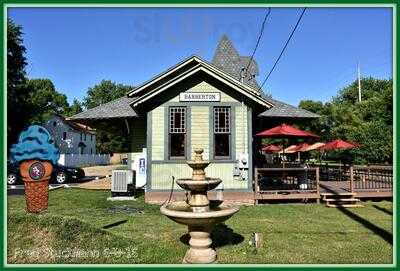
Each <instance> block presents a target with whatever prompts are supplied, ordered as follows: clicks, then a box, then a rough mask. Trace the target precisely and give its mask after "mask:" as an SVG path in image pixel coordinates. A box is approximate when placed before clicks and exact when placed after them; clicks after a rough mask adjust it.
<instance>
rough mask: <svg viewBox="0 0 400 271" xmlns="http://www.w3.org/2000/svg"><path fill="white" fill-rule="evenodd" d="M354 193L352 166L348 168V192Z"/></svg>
mask: <svg viewBox="0 0 400 271" xmlns="http://www.w3.org/2000/svg"><path fill="white" fill-rule="evenodd" d="M353 191H354V171H353V166H350V192H351V193H353Z"/></svg>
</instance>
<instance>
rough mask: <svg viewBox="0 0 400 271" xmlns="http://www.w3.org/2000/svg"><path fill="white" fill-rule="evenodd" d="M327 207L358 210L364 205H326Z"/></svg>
mask: <svg viewBox="0 0 400 271" xmlns="http://www.w3.org/2000/svg"><path fill="white" fill-rule="evenodd" d="M326 206H327V207H330V208H359V207H364V205H361V204H329V203H327V204H326Z"/></svg>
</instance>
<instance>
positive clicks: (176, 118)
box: [169, 106, 186, 158]
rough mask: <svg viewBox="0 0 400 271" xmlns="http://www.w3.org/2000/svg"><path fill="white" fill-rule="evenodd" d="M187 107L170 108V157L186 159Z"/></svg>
mask: <svg viewBox="0 0 400 271" xmlns="http://www.w3.org/2000/svg"><path fill="white" fill-rule="evenodd" d="M185 150H186V107H181V106H180V107H170V108H169V156H170V158H185Z"/></svg>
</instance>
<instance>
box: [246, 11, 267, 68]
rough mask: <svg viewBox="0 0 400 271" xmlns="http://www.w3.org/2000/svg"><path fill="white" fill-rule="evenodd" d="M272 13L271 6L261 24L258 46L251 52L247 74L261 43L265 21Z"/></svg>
mask: <svg viewBox="0 0 400 271" xmlns="http://www.w3.org/2000/svg"><path fill="white" fill-rule="evenodd" d="M270 13H271V8H268V11H267V13H266V14H265V17H264V21H263V22H262V25H261V29H260V34H259V35H258V39H257V43H256V47H254V50H253V53H252V54H251V58H250V60H249V63H248V64H247V67H246V69H245V74H246V75H247V73H248V69H249V67H250V63H251V62H252V61H253V57H254V55H255V53H256V51H257V48H258V44H259V43H260V40H261V37H262V34H263V32H264V28H265V22H266V21H267V18H268V16H269V14H270Z"/></svg>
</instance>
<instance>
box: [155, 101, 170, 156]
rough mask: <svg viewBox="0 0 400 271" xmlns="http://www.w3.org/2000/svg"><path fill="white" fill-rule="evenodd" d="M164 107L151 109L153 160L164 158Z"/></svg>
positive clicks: (165, 130) (165, 128)
mask: <svg viewBox="0 0 400 271" xmlns="http://www.w3.org/2000/svg"><path fill="white" fill-rule="evenodd" d="M164 117H165V116H164V107H163V106H160V107H157V108H155V109H154V110H153V111H151V118H152V120H151V135H152V136H151V160H152V161H154V160H156V161H157V160H164V151H165V150H164V133H165V132H167V129H168V127H164Z"/></svg>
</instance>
